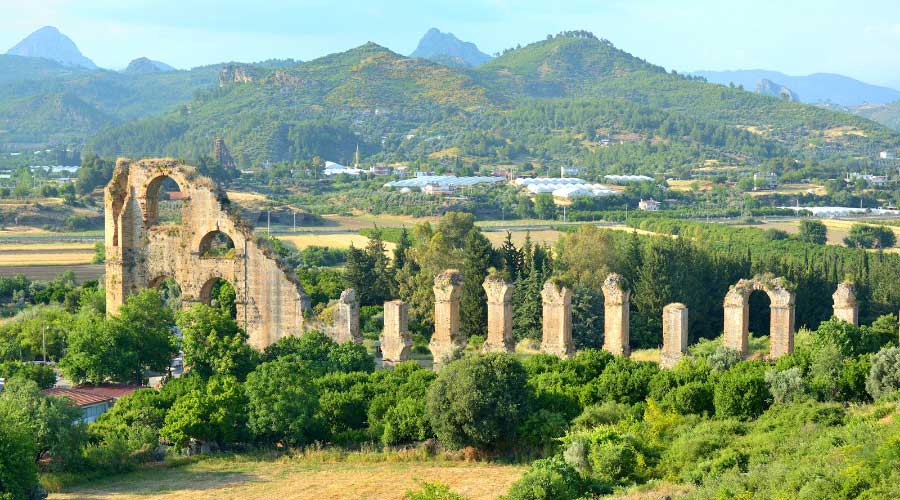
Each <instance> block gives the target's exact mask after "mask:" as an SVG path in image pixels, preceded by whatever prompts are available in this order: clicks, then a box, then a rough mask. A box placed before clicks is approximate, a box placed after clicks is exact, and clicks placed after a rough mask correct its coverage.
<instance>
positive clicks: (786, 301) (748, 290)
mask: <svg viewBox="0 0 900 500" xmlns="http://www.w3.org/2000/svg"><path fill="white" fill-rule="evenodd" d="M755 291H762V292H765V294H766V295H768V296H769V300H770V301H771V303H770V310H771V316H770V324H769V357H770V358H779V357H781V356H783V355H785V354H790V353H791V352H793V351H794V300H795V295H794V292H793V290H791V289H790V286H789V285H788V283H787V281H786V280H785V279H784V278H775V277H773V276H769V275H761V276H757V277H755V278H753V279H749V280H746V279H744V280H740V281H738V282H737V283H736V284H734V285H731V289H729V290H728V294H726V295H725V325H724V327H725V334H724V338H723V341H724V342H723V343H724V345H725V347H728V348H730V349H734V350H735V351H738V352H740V353H741V354H744V355H746V354H747V352H748V349H749V345H748V339H749V330H750V294H752V293H753V292H755Z"/></svg>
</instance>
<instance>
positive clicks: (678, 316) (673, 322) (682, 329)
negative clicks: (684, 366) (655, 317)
mask: <svg viewBox="0 0 900 500" xmlns="http://www.w3.org/2000/svg"><path fill="white" fill-rule="evenodd" d="M662 328H663V347H662V352H660V355H659V366H661V367H663V368H671V367H673V366H675V364H676V363H678V360H680V359H681V358H682V357H684V355H685V353H687V348H688V308H687V306H685V305H684V304H681V303H678V302H676V303H674V304H669V305H667V306H666V307H663V323H662Z"/></svg>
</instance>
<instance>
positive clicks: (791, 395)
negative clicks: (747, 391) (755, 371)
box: [766, 367, 806, 403]
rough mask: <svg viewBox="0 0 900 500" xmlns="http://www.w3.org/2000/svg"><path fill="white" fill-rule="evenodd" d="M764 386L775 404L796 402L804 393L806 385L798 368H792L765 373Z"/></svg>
mask: <svg viewBox="0 0 900 500" xmlns="http://www.w3.org/2000/svg"><path fill="white" fill-rule="evenodd" d="M766 384H768V385H769V392H770V393H771V394H772V397H773V398H774V400H775V402H776V403H784V402H787V401H797V400H799V399H802V398H803V396H804V395H805V393H806V384H805V382H804V381H803V373H802V372H801V371H800V368H798V367H794V368H789V369H787V370H784V371H776V370H768V371H766Z"/></svg>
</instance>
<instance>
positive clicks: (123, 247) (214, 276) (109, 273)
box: [104, 159, 309, 349]
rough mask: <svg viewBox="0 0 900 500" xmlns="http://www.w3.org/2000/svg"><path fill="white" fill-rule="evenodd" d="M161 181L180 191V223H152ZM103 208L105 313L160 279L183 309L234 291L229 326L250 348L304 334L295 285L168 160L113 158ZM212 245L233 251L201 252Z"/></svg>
mask: <svg viewBox="0 0 900 500" xmlns="http://www.w3.org/2000/svg"><path fill="white" fill-rule="evenodd" d="M167 178H168V179H171V180H173V181H174V182H175V183H177V184H178V187H179V189H180V195H179V196H178V197H179V198H180V199H181V200H182V207H181V223H180V224H175V225H161V224H159V223H158V221H159V207H158V195H159V191H160V189H161V187H162V185H163V182H164V181H165V180H166V179H167ZM104 203H105V211H106V236H105V245H106V307H107V312H109V313H115V312H116V311H118V309H119V307H120V306H121V305H122V304H123V303H124V301H125V299H126V297H127V296H129V295H131V294H133V293H136V292H138V291H139V290H141V289H143V288H147V287H152V286H156V285H158V284H159V283H161V282H162V281H163V280H164V279H166V278H173V279H175V281H177V282H178V284H179V286H180V287H181V291H182V297H181V298H182V303H183V305H184V306H185V307H189V306H190V305H191V304H193V303H195V302H205V303H209V302H210V301H211V300H212V297H211V294H212V290H213V286H214V285H215V283H216V281H217V280H219V279H223V280H226V281H228V282H229V283H231V285H232V286H233V287H234V291H235V295H236V298H235V305H236V308H237V318H236V319H237V321H238V323H239V324H240V325H241V326H242V327H243V328H244V329H245V330H246V331H247V333H248V335H249V336H250V341H249V342H250V344H251V345H252V346H253V347H256V348H257V349H262V348H264V347H266V346H267V345H269V344H271V343H273V342H276V341H277V340H278V339H279V338H281V337H283V336H287V335H299V334H300V333H301V332H302V331H303V326H304V316H303V313H304V310H306V309H308V307H309V301H308V298H307V296H306V294H305V293H304V291H303V287H302V286H301V285H300V280H298V279H297V277H296V275H294V273H293V271H291V270H290V269H289V268H288V267H287V266H286V265H284V264H282V262H281V261H280V260H279V259H278V256H277V254H276V253H275V252H274V250H272V248H271V247H270V246H269V244H268V241H267V240H266V239H265V238H261V237H257V236H256V235H255V234H254V233H253V229H252V227H250V226H249V225H248V224H246V223H245V222H244V221H243V220H241V218H240V217H239V216H238V215H237V210H236V209H235V208H234V207H233V206H232V205H231V204H230V202H229V200H228V197H227V195H226V194H225V192H224V191H222V190H221V189H220V188H219V187H218V186H216V185H215V184H214V183H213V181H212V180H210V179H209V178H206V177H203V176H201V175H199V174H198V173H197V171H196V170H195V169H194V168H193V167H189V166H186V165H183V164H181V163H179V162H177V161H175V160H172V159H146V160H140V161H131V160H127V159H120V160H118V161H117V162H116V168H115V171H114V172H113V177H112V180H111V181H110V182H109V184H108V185H107V186H106V189H105V202H104ZM217 238H221V239H227V240H228V241H230V242H231V243H233V251H230V252H228V253H225V254H214V255H207V254H206V253H204V251H203V249H204V248H205V247H208V246H209V245H210V242H211V241H213V240H214V239H217Z"/></svg>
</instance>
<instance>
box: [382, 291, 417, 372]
mask: <svg viewBox="0 0 900 500" xmlns="http://www.w3.org/2000/svg"><path fill="white" fill-rule="evenodd" d="M408 318H409V305H408V304H407V303H406V302H403V301H402V300H392V301H390V302H385V303H384V330H383V331H382V333H381V358H382V363H383V364H384V365H385V366H392V365H394V364H396V363H399V362H401V361H406V360H407V359H409V351H410V349H412V345H413V341H412V336H410V334H409V330H408V327H407V325H408V321H409V319H408Z"/></svg>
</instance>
